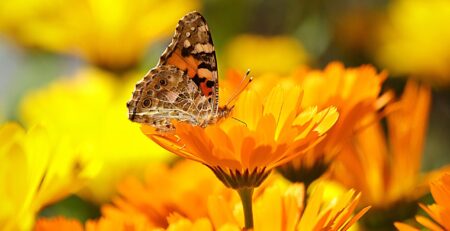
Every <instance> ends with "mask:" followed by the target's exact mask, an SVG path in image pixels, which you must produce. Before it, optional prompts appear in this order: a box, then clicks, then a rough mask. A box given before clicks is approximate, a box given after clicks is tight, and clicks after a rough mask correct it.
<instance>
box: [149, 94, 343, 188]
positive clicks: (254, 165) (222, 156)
mask: <svg viewBox="0 0 450 231" xmlns="http://www.w3.org/2000/svg"><path fill="white" fill-rule="evenodd" d="M301 100H302V90H301V89H300V88H298V87H292V86H291V87H289V88H286V87H283V86H281V85H279V86H276V87H274V88H273V90H272V91H271V92H270V93H269V95H268V96H267V98H266V99H263V98H262V97H260V96H259V95H258V93H257V92H255V91H252V90H248V91H246V92H244V93H243V94H242V95H241V97H240V99H239V100H238V102H237V103H236V104H235V107H234V110H233V117H235V118H238V119H239V120H241V122H239V121H236V120H233V119H226V120H225V121H222V122H221V123H218V124H214V125H210V126H208V127H206V128H202V127H198V126H193V125H190V124H186V123H176V124H175V127H176V131H175V132H174V133H157V132H155V131H154V129H153V128H152V127H150V126H148V125H143V126H142V130H143V132H144V133H145V134H146V135H148V136H149V137H150V138H151V139H152V140H154V141H155V142H156V143H158V144H160V145H161V146H162V147H164V148H166V149H167V150H169V151H171V152H173V153H175V154H177V155H179V156H181V157H185V158H187V159H192V160H194V161H198V162H200V163H203V164H205V165H206V166H208V167H209V168H211V169H212V170H213V171H214V173H215V174H216V176H217V177H218V178H219V179H220V180H221V181H222V182H223V183H224V184H225V185H226V186H227V187H231V188H234V189H238V188H242V187H257V186H259V185H260V184H261V182H262V181H263V180H264V179H265V178H266V177H267V175H268V174H269V173H270V171H271V169H273V168H274V167H277V166H278V165H281V164H283V163H286V162H287V161H289V160H291V159H292V158H294V157H296V156H298V155H300V154H302V153H304V152H306V151H307V150H309V149H310V148H311V147H312V146H314V145H315V144H316V143H317V142H318V141H319V140H320V139H321V138H322V137H323V136H324V134H326V132H327V131H328V130H329V129H330V127H332V126H333V124H334V123H335V121H336V119H337V117H338V113H337V112H336V109H335V108H333V107H329V108H325V109H323V110H318V109H317V107H314V106H312V107H309V108H307V109H304V110H302V109H301V108H300V105H301Z"/></svg>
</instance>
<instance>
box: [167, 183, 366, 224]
mask: <svg viewBox="0 0 450 231" xmlns="http://www.w3.org/2000/svg"><path fill="white" fill-rule="evenodd" d="M323 195H324V194H323V187H318V188H317V189H316V190H315V191H314V192H313V193H312V194H311V197H310V199H309V202H308V205H307V206H306V208H304V207H303V201H302V199H303V198H304V190H303V187H302V185H301V184H286V183H285V182H282V181H280V180H278V181H275V182H274V183H273V184H272V185H270V186H269V187H268V188H266V189H265V190H264V191H263V192H261V193H260V195H259V196H257V197H256V198H255V199H254V205H255V228H254V230H258V231H266V230H267V231H274V230H275V231H277V230H280V231H281V230H302V231H303V230H306V231H309V230H330V231H332V230H347V229H348V228H349V227H351V226H352V225H353V224H354V223H355V222H356V221H357V220H358V219H359V218H360V217H361V216H362V215H363V214H364V213H365V212H366V211H367V210H368V208H365V209H363V210H361V211H360V212H359V213H358V214H356V215H353V212H354V210H355V207H356V205H357V204H358V200H359V197H360V195H359V194H358V195H355V193H354V191H348V192H347V193H346V194H344V195H342V196H340V197H338V198H335V200H334V201H332V202H325V201H324V200H323ZM239 206H240V205H239V204H233V203H229V202H227V201H226V200H224V199H223V198H222V197H220V195H217V196H211V197H210V199H209V217H210V221H211V223H212V224H213V227H214V229H205V230H236V231H237V230H241V227H242V226H243V223H244V221H243V220H242V217H243V216H242V214H241V211H242V210H241V209H237V208H239ZM218 208H220V210H219V209H218ZM179 221H183V220H179ZM176 225H178V223H171V224H170V226H169V228H168V229H167V230H174V231H177V230H183V229H176V228H174V227H176ZM171 228H174V229H171Z"/></svg>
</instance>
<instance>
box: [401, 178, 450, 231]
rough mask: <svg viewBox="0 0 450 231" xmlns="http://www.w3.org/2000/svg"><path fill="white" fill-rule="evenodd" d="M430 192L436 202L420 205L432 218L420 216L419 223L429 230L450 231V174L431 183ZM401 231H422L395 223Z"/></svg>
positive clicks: (418, 217)
mask: <svg viewBox="0 0 450 231" xmlns="http://www.w3.org/2000/svg"><path fill="white" fill-rule="evenodd" d="M430 191H431V194H432V195H433V198H434V200H435V202H436V203H435V204H432V205H428V206H425V205H422V204H421V205H420V207H422V209H423V210H425V212H427V214H428V215H429V216H430V218H431V219H430V218H427V217H424V216H421V215H418V216H416V220H417V222H418V223H420V224H421V225H423V226H424V228H426V229H429V230H436V231H444V230H450V220H449V218H450V173H448V172H447V173H445V174H443V175H442V176H441V177H440V179H438V180H435V181H432V182H431V183H430ZM395 226H396V227H397V228H398V229H399V230H400V231H415V230H417V231H418V230H421V229H416V228H413V227H411V226H409V225H406V224H403V223H395Z"/></svg>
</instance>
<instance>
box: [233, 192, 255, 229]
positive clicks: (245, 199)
mask: <svg viewBox="0 0 450 231" xmlns="http://www.w3.org/2000/svg"><path fill="white" fill-rule="evenodd" d="M253 189H254V188H253V187H243V188H238V189H237V191H238V193H239V197H240V198H241V201H242V207H243V209H244V218H245V227H244V229H245V230H252V229H253V210H252V206H253V205H252V196H253Z"/></svg>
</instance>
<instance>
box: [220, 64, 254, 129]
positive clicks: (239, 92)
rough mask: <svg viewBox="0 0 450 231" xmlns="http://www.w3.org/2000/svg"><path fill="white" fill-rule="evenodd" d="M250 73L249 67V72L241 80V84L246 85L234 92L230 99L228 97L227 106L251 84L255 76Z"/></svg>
mask: <svg viewBox="0 0 450 231" xmlns="http://www.w3.org/2000/svg"><path fill="white" fill-rule="evenodd" d="M249 74H250V69H247V72H246V73H245V75H244V77H243V78H242V80H241V82H240V83H239V86H242V85H244V86H243V87H242V88H240V89H238V90H237V91H235V92H234V93H233V95H232V96H231V97H230V99H228V101H227V103H226V104H225V106H228V105H229V104H230V103H231V102H233V101H234V100H235V99H236V98H237V97H238V96H239V95H240V94H241V93H242V92H243V91H244V90H245V89H246V88H247V86H248V85H249V84H250V82H252V80H253V77H252V76H250V77H249V76H248V75H249ZM247 77H248V81H247V82H246V83H244V81H245V80H246V79H247ZM241 122H242V121H241Z"/></svg>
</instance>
